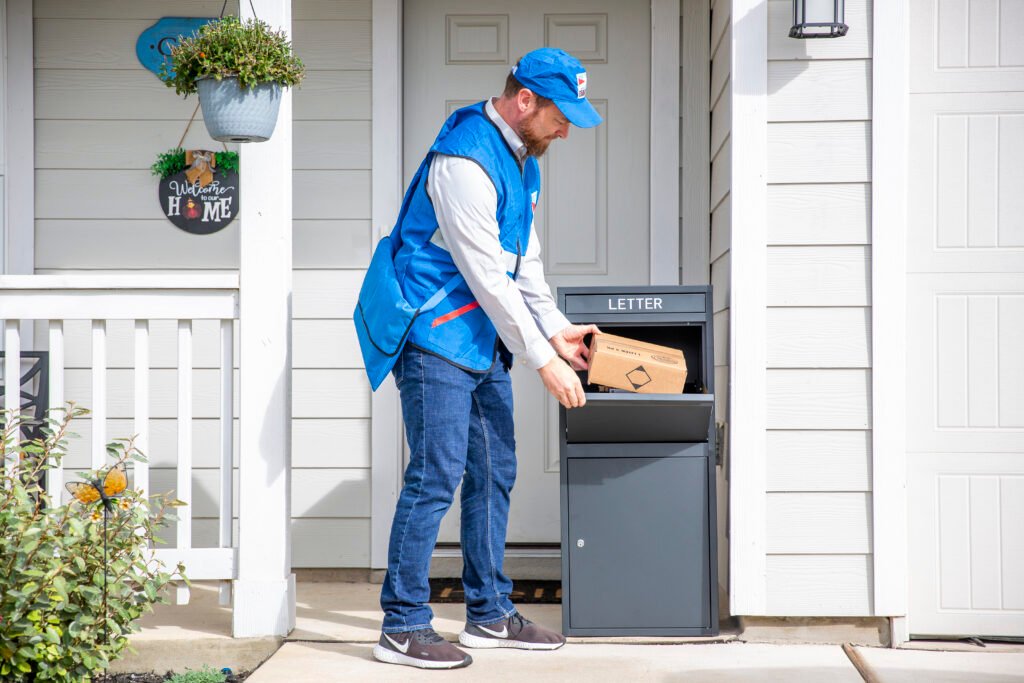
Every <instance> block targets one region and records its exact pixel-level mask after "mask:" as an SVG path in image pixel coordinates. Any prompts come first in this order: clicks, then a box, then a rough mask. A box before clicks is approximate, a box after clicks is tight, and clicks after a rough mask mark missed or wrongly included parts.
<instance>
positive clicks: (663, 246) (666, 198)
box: [370, 0, 710, 569]
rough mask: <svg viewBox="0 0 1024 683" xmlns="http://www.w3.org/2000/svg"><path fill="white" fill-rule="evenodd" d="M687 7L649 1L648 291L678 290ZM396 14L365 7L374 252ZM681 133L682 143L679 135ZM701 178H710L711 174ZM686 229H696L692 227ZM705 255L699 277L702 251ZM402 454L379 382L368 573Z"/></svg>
mask: <svg viewBox="0 0 1024 683" xmlns="http://www.w3.org/2000/svg"><path fill="white" fill-rule="evenodd" d="M692 1H694V0H651V57H652V59H651V74H650V77H651V135H650V138H651V140H650V160H651V171H650V173H651V176H650V178H651V182H650V216H651V240H650V266H651V269H650V272H651V284H678V283H679V280H680V272H679V268H680V253H679V246H680V239H681V235H680V233H681V230H680V203H679V181H678V178H679V173H680V167H679V134H680V133H679V128H680V125H679V68H680V64H679V59H678V55H679V38H680V31H679V25H680V23H679V18H680V8H681V3H682V2H692ZM696 1H698V2H699V1H700V0H696ZM705 4H706V3H705ZM402 9H403V0H372V17H371V19H372V29H371V30H372V40H373V55H372V60H371V68H372V72H371V89H372V104H371V118H372V170H371V172H370V174H371V186H372V188H373V189H372V198H371V227H370V230H371V244H374V245H375V244H376V243H377V242H378V241H379V240H380V239H381V238H382V237H384V236H385V235H387V234H388V233H389V232H390V230H391V228H392V222H393V221H394V217H395V216H396V215H398V210H399V208H400V206H401V202H402V191H403V180H402V178H403V174H402V138H403V122H402V47H403V45H402ZM688 28H689V29H691V30H692V31H695V32H696V31H699V30H700V29H701V27H700V26H698V25H696V24H694V25H688ZM705 59H707V57H705ZM706 100H707V98H705V112H706V107H707V102H706ZM684 125H692V126H694V127H700V126H707V125H708V116H707V115H705V116H703V117H694V118H690V119H687V120H685V121H684ZM683 134H684V136H686V131H685V130H684V133H683ZM704 134H705V135H706V133H704ZM696 135H700V133H696ZM707 174H708V176H710V167H709V168H708V169H707ZM687 227H690V226H689V225H687ZM692 229H693V230H695V231H699V230H701V229H702V228H701V225H700V224H699V223H698V224H696V225H693V226H692ZM701 239H703V244H704V245H707V244H708V241H709V239H710V238H709V237H703V238H701V237H700V236H697V237H696V238H695V239H687V238H686V236H685V235H684V236H682V242H683V244H685V245H689V244H693V245H699V244H701V243H702V242H701ZM655 245H656V247H657V248H655ZM704 252H705V253H704V261H705V265H704V266H703V268H704V270H705V271H706V269H707V267H708V265H707V263H706V261H707V257H708V254H707V253H706V252H707V248H705V249H704ZM402 448H403V443H402V419H401V407H400V405H399V400H398V391H397V389H395V387H394V386H392V385H391V383H389V382H385V383H384V384H383V385H382V386H381V387H380V388H379V389H378V390H377V391H376V392H373V394H372V397H371V427H370V449H371V450H370V461H371V471H370V482H371V483H370V486H371V491H370V568H372V569H382V568H385V567H387V546H388V536H389V534H390V530H391V517H392V515H393V513H394V509H395V504H396V503H397V501H398V494H399V492H400V491H401V477H402V471H401V463H402Z"/></svg>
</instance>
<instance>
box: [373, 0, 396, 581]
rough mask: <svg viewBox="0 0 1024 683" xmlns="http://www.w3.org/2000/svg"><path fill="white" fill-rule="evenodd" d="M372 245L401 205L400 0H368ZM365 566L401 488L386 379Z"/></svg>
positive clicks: (377, 422) (377, 409)
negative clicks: (370, 2) (370, 7)
mask: <svg viewBox="0 0 1024 683" xmlns="http://www.w3.org/2000/svg"><path fill="white" fill-rule="evenodd" d="M372 30H373V40H372V43H373V71H372V76H371V78H372V79H373V81H372V83H371V88H370V89H371V91H372V92H373V105H372V107H373V108H372V114H371V116H372V118H373V132H372V135H373V140H372V144H371V145H370V147H371V149H372V151H373V159H372V164H371V166H372V169H373V170H372V171H371V173H372V176H373V177H372V180H371V183H370V185H371V187H372V192H373V196H372V198H371V209H370V212H371V214H372V215H371V226H372V227H371V228H370V230H371V232H370V237H371V245H373V246H376V245H377V242H378V241H380V239H381V238H382V237H385V236H386V235H388V234H389V233H390V232H391V228H392V226H393V225H394V222H395V219H396V218H397V217H398V210H399V209H400V208H401V205H402V191H403V188H402V116H401V114H402V0H373V22H372ZM370 400H371V404H370V411H371V414H372V417H373V419H372V420H371V421H370V430H371V432H370V453H371V458H372V463H371V464H372V467H371V470H370V481H371V495H370V506H371V507H370V567H371V568H373V569H383V568H385V567H387V566H388V536H389V534H390V532H391V518H392V517H393V516H394V514H395V505H396V504H397V503H398V493H399V491H401V488H402V467H401V465H402V409H401V405H400V403H399V397H398V389H396V388H395V384H394V382H392V381H390V380H389V381H386V382H384V384H382V385H381V386H380V388H379V389H377V391H375V392H373V396H372V397H371V398H370Z"/></svg>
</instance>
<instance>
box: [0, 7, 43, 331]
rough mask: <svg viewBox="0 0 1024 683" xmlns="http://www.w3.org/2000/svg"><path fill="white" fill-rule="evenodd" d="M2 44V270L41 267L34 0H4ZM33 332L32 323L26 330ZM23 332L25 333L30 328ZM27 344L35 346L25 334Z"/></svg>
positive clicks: (0, 14)
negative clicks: (37, 252) (37, 240)
mask: <svg viewBox="0 0 1024 683" xmlns="http://www.w3.org/2000/svg"><path fill="white" fill-rule="evenodd" d="M0 31H2V32H3V35H2V36H0V43H2V44H3V46H5V47H6V57H7V59H6V61H5V63H4V65H3V68H4V69H5V73H4V74H3V76H4V77H3V80H2V87H3V88H4V92H3V93H2V97H0V102H2V103H3V107H4V111H3V112H2V115H3V121H4V127H3V131H2V134H3V143H4V150H3V158H4V160H5V163H4V168H3V170H2V175H3V185H4V187H3V189H4V192H3V204H2V205H0V211H2V212H3V216H2V218H3V220H2V221H0V242H2V243H0V273H4V274H8V275H14V274H19V275H28V274H32V273H33V272H34V270H35V248H34V245H35V135H34V133H33V131H34V125H35V121H34V118H35V109H34V106H35V105H34V102H35V98H34V97H33V87H34V86H33V78H34V76H33V68H32V67H33V53H32V50H33V48H32V0H0ZM24 331H27V332H29V333H30V334H31V327H27V328H26V330H24ZM24 331H23V332H24ZM22 344H23V346H22V348H29V349H30V348H32V340H31V337H29V338H28V339H26V338H25V337H24V334H23V336H22Z"/></svg>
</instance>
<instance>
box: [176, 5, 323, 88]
mask: <svg viewBox="0 0 1024 683" xmlns="http://www.w3.org/2000/svg"><path fill="white" fill-rule="evenodd" d="M305 75H306V67H305V65H303V63H302V60H301V59H299V58H298V57H296V56H295V55H294V54H293V53H292V44H291V42H289V41H288V38H287V36H286V35H285V34H284V32H283V31H273V30H271V28H270V26H269V25H268V24H266V23H264V22H262V21H260V20H259V19H247V20H245V21H242V20H240V19H239V18H238V17H224V18H222V19H218V20H216V21H211V22H210V23H208V24H204V25H203V26H201V27H200V29H199V32H198V33H196V34H195V35H194V36H191V37H189V38H184V39H182V40H181V42H179V43H178V44H177V45H176V46H174V47H172V48H171V58H170V59H169V60H167V61H165V62H164V64H163V66H162V67H161V70H160V77H161V78H163V79H164V82H165V83H166V84H167V87H168V88H174V91H175V92H177V93H178V94H179V95H190V94H192V93H194V92H196V90H197V88H196V81H198V80H199V79H201V78H216V79H217V80H218V81H219V80H221V79H222V78H228V77H234V78H237V79H238V85H239V87H242V88H249V89H252V88H255V87H256V86H257V85H258V84H260V83H278V84H280V85H282V86H285V87H290V86H293V85H298V84H299V83H300V82H301V81H302V79H303V77H305Z"/></svg>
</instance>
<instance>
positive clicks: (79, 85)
mask: <svg viewBox="0 0 1024 683" xmlns="http://www.w3.org/2000/svg"><path fill="white" fill-rule="evenodd" d="M35 77H36V82H35V91H36V102H35V106H36V110H35V113H36V120H41V119H113V120H118V121H120V120H126V119H127V120H134V119H146V120H149V119H153V120H157V119H171V120H175V121H181V124H182V125H181V130H182V131H184V130H185V123H186V122H187V121H188V120H189V117H190V116H192V111H193V110H194V109H195V106H196V98H195V96H190V97H188V98H182V97H179V96H177V95H175V94H174V91H173V90H170V89H169V88H167V87H166V86H165V85H164V84H163V83H161V82H160V80H159V79H158V78H157V77H156V76H154V75H153V74H152V73H150V72H149V71H142V70H140V71H128V70H117V69H96V70H91V71H82V70H71V69H39V70H37V71H36V73H35ZM293 100H294V103H293V112H292V116H293V118H294V120H295V121H308V120H321V119H330V120H349V119H368V118H369V116H370V73H369V72H368V71H319V72H315V73H313V72H311V73H310V74H309V76H308V77H307V78H306V80H304V81H303V82H302V85H301V86H299V87H298V88H296V89H295V93H294V95H293ZM196 120H197V121H199V120H202V111H200V112H199V113H197V114H196ZM180 135H181V133H179V134H178V136H180ZM178 136H175V137H174V139H173V140H169V141H168V143H167V147H168V148H170V147H173V146H174V144H175V143H176V142H177V141H178Z"/></svg>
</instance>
